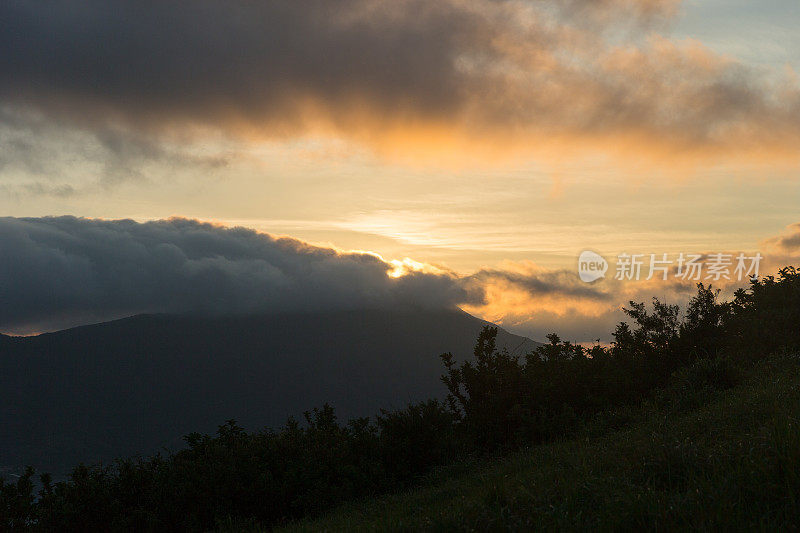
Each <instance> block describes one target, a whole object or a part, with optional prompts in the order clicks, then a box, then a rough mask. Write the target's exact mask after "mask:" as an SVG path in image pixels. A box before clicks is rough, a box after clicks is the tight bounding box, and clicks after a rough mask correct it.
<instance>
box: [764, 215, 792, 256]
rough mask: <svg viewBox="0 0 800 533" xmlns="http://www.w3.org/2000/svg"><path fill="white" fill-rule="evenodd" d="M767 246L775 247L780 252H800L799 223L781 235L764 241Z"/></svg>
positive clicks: (789, 227)
mask: <svg viewBox="0 0 800 533" xmlns="http://www.w3.org/2000/svg"><path fill="white" fill-rule="evenodd" d="M764 242H765V244H767V245H769V246H775V247H777V248H778V249H779V250H780V251H782V252H787V253H791V252H800V222H798V223H796V224H792V225H790V226H788V227H787V228H786V232H785V233H784V234H783V235H778V236H777V237H772V238H770V239H767V240H766V241H764Z"/></svg>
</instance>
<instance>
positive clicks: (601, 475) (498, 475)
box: [285, 354, 800, 531]
mask: <svg viewBox="0 0 800 533" xmlns="http://www.w3.org/2000/svg"><path fill="white" fill-rule="evenodd" d="M683 378H685V376H683V377H681V376H677V377H676V379H675V382H674V384H673V386H672V387H671V388H670V389H668V390H666V391H664V392H663V393H662V394H660V395H658V396H657V397H656V398H654V399H653V400H650V401H647V402H645V403H644V404H643V405H641V406H639V407H637V408H630V409H620V410H617V411H613V412H610V413H605V414H603V415H602V416H598V417H597V418H596V419H595V420H593V421H592V422H591V423H589V424H587V425H586V426H585V427H584V428H582V429H581V431H580V432H579V433H578V434H575V435H573V436H572V437H570V438H569V439H568V440H564V441H561V442H553V443H549V444H545V445H540V446H535V447H532V448H530V449H528V450H524V451H521V452H518V453H516V454H514V455H511V456H508V457H506V458H503V459H494V460H486V461H484V462H476V463H475V464H473V465H467V466H463V465H462V467H461V468H460V469H456V470H451V471H444V472H443V473H442V472H440V473H439V474H438V475H435V476H432V477H431V478H430V479H429V480H428V481H427V482H426V483H425V484H424V485H423V486H421V487H420V488H417V489H415V490H410V491H407V492H403V493H399V494H394V495H390V496H386V497H380V498H376V499H372V500H364V501H359V502H354V503H350V504H347V505H345V506H342V507H340V508H338V509H337V510H335V511H334V512H332V513H330V514H327V515H325V516H323V517H320V518H317V519H309V520H305V521H301V522H298V523H294V524H290V525H289V526H287V527H286V528H285V530H286V531H343V530H388V531H417V530H427V531H449V530H453V529H457V530H466V531H471V530H480V531H484V530H489V531H491V530H508V529H512V530H530V529H559V530H564V529H566V530H579V529H580V530H585V529H593V530H639V529H642V528H647V529H657V530H658V529H660V530H672V529H693V530H707V531H711V530H714V531H716V530H722V529H727V530H776V529H781V530H796V529H797V524H798V521H800V426H799V425H798V423H799V422H800V358H799V357H797V356H795V355H791V354H783V355H777V356H774V357H771V358H768V359H765V360H763V361H761V362H760V363H758V364H757V365H755V366H754V367H751V368H749V369H748V370H747V371H746V372H745V373H743V374H742V375H741V376H740V377H739V378H738V385H736V386H734V387H733V388H729V389H727V390H717V389H709V388H704V387H698V386H696V385H693V386H691V387H689V386H687V381H686V379H683Z"/></svg>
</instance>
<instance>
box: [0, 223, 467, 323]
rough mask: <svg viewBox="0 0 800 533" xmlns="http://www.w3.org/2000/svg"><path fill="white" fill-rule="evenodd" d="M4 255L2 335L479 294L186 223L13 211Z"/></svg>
mask: <svg viewBox="0 0 800 533" xmlns="http://www.w3.org/2000/svg"><path fill="white" fill-rule="evenodd" d="M0 256H2V258H3V260H2V261H0V331H9V330H11V331H25V330H27V331H31V330H36V329H54V328H59V327H64V326H69V325H76V324H80V323H85V322H88V321H92V320H107V319H109V318H114V317H120V316H126V315H131V314H136V313H143V312H202V313H248V312H292V311H315V310H326V309H328V310H329V309H354V308H376V307H378V308H385V307H393V306H402V305H417V306H433V307H451V306H453V305H455V304H456V303H458V302H464V301H469V300H470V299H475V297H476V295H475V294H472V295H470V294H469V293H468V291H466V290H465V289H463V288H461V286H460V284H459V283H458V281H457V280H455V279H454V278H453V277H451V276H449V275H444V274H443V275H434V274H422V273H411V274H408V275H406V276H403V277H400V278H397V279H394V278H390V277H388V276H387V271H388V270H391V269H392V266H390V265H387V264H386V263H385V262H383V261H382V260H380V259H379V258H377V257H375V256H373V255H367V254H356V253H338V252H336V251H334V250H331V249H326V248H318V247H313V246H310V245H308V244H305V243H303V242H300V241H296V240H293V239H286V238H284V239H275V238H272V237H270V236H267V235H264V234H259V233H256V232H254V231H251V230H247V229H243V228H235V229H227V228H223V227H219V226H214V225H209V224H203V223H200V222H197V221H193V220H186V219H171V220H163V221H157V222H148V223H143V224H142V223H137V222H134V221H131V220H117V221H106V220H89V219H81V218H73V217H58V218H20V219H18V218H2V219H0ZM480 296H481V295H480V294H477V299H480Z"/></svg>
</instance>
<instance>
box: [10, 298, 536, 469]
mask: <svg viewBox="0 0 800 533" xmlns="http://www.w3.org/2000/svg"><path fill="white" fill-rule="evenodd" d="M484 324H485V322H484V321H482V320H479V319H477V318H475V317H473V316H470V315H468V314H466V313H463V312H460V311H432V310H421V309H410V310H394V311H385V310H384V311H378V310H370V311H348V312H335V313H316V314H283V315H268V316H239V317H225V318H219V317H218V318H198V317H191V316H170V315H140V316H135V317H131V318H126V319H122V320H116V321H113V322H106V323H102V324H95V325H91V326H84V327H78V328H73V329H69V330H64V331H59V332H56V333H48V334H43V335H39V336H36V337H24V338H21V337H2V338H0V472H2V471H3V470H6V471H11V472H16V471H18V470H19V468H20V467H21V466H23V465H33V466H35V467H36V468H37V469H39V470H40V471H50V472H53V473H55V474H59V473H64V472H66V471H67V470H68V469H69V468H71V467H73V466H74V465H76V464H77V463H79V462H86V463H92V462H97V461H100V460H103V461H108V460H109V459H113V458H116V457H126V456H130V455H134V454H150V453H153V452H155V451H158V450H159V449H160V448H161V447H164V446H166V447H176V446H180V445H181V444H182V441H181V438H182V437H183V436H184V435H186V434H188V433H190V432H193V431H200V432H213V431H214V430H215V429H216V428H217V426H218V425H219V424H222V423H223V422H224V421H225V420H227V419H231V418H235V419H236V420H237V421H239V423H240V424H242V425H243V426H244V427H246V428H249V429H258V428H261V427H263V426H278V425H282V424H283V423H284V422H285V421H286V418H287V417H288V416H290V415H293V416H301V415H302V413H303V411H305V410H308V409H311V408H313V407H318V406H321V405H322V404H323V403H325V402H329V403H330V404H331V405H334V406H335V407H336V411H337V414H338V415H339V416H340V418H342V419H347V418H349V417H355V416H368V415H374V414H376V413H377V412H378V410H379V409H380V408H391V407H397V408H400V407H404V406H405V405H406V403H407V402H409V401H418V400H423V399H427V398H430V397H437V396H442V395H443V393H444V386H443V385H442V383H441V382H440V380H439V376H440V375H441V374H442V371H443V367H442V363H441V361H440V359H439V357H438V356H439V354H441V353H442V352H445V351H452V352H453V353H454V354H456V355H457V356H458V357H459V358H466V357H468V356H470V354H471V353H472V348H473V342H474V340H475V338H476V336H477V335H478V333H479V332H480V330H481V328H482V327H483V326H484ZM499 341H500V342H499V344H500V345H503V346H508V348H509V350H516V352H517V353H521V352H523V351H527V350H530V349H532V348H533V347H534V346H536V343H534V342H533V341H531V340H530V339H526V338H524V337H518V336H515V335H512V334H509V333H507V332H501V334H500V338H499Z"/></svg>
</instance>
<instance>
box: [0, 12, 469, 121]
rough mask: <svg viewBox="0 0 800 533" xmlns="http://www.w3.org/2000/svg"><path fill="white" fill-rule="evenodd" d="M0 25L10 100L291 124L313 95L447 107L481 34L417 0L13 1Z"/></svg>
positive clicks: (136, 114) (1, 65)
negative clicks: (459, 62) (457, 64)
mask: <svg viewBox="0 0 800 533" xmlns="http://www.w3.org/2000/svg"><path fill="white" fill-rule="evenodd" d="M0 20H2V21H3V23H2V26H3V27H2V31H0V50H2V52H3V53H2V55H0V77H1V78H0V84H1V85H0V88H1V89H2V91H3V96H4V97H6V98H14V99H19V100H22V101H31V102H35V103H36V104H37V105H39V106H42V107H47V108H52V109H57V110H59V111H60V112H62V113H65V114H70V112H71V111H73V110H74V111H76V112H81V111H83V110H84V109H85V108H86V107H87V106H88V107H90V108H91V109H93V110H94V111H96V112H97V113H103V114H105V113H109V114H111V115H112V116H113V115H118V116H119V117H120V118H124V119H125V120H132V121H136V122H144V123H147V122H158V123H159V124H162V123H163V122H170V121H173V120H181V119H191V120H199V121H201V122H205V121H211V122H214V121H217V120H222V121H229V120H230V121H233V122H236V121H243V122H249V121H251V120H259V119H265V118H269V119H274V120H276V121H278V122H280V121H282V120H285V121H287V124H290V123H292V122H294V121H296V120H299V119H300V118H301V117H300V116H298V113H300V112H301V110H300V109H299V108H298V105H299V104H300V103H301V102H302V100H303V99H304V98H315V97H323V98H324V99H325V100H326V102H327V103H328V104H329V105H331V106H332V107H335V106H336V105H337V104H346V103H348V101H349V100H351V99H353V98H358V99H363V101H365V102H374V103H375V104H376V105H378V106H381V107H386V108H389V107H407V108H409V109H411V110H413V111H414V112H429V113H440V112H446V110H448V109H451V108H452V106H453V102H454V98H453V94H454V93H455V92H457V88H458V85H459V77H458V76H457V75H456V73H455V72H454V68H453V63H454V60H455V58H456V56H457V55H458V53H459V51H460V50H461V49H462V47H463V46H467V45H468V43H467V42H466V36H468V35H471V34H472V33H473V32H474V31H477V30H478V29H479V28H477V27H476V24H477V21H476V20H475V17H474V15H470V14H469V13H468V12H462V11H459V10H454V9H453V6H452V5H451V4H450V3H449V2H442V3H439V2H429V1H423V0H416V1H403V2H388V1H380V2H375V1H369V0H338V1H335V2H332V1H330V0H303V1H294V0H291V1H290V0H285V1H264V2H250V1H247V2H245V1H231V2H227V1H225V2H223V1H208V0H192V1H188V0H187V1H174V2H170V1H168V2H164V1H161V0H158V1H135V2H133V1H131V2H126V1H119V0H116V1H99V0H95V1H92V0H89V1H82V2H75V1H52V2H46V3H43V4H36V3H30V2H15V1H12V2H4V3H3V4H2V7H0ZM75 118H80V117H75ZM86 118H89V117H86Z"/></svg>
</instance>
